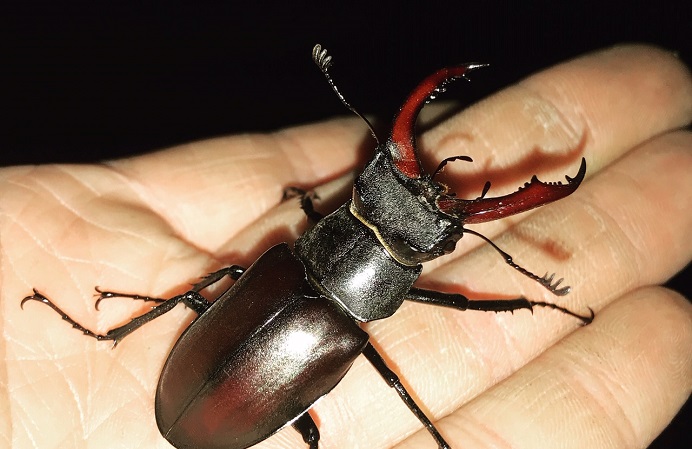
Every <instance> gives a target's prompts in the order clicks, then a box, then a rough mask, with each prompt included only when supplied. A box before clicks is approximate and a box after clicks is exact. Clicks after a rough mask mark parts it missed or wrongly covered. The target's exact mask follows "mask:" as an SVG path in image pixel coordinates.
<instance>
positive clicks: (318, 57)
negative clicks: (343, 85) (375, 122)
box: [312, 44, 380, 145]
mask: <svg viewBox="0 0 692 449" xmlns="http://www.w3.org/2000/svg"><path fill="white" fill-rule="evenodd" d="M312 60H313V61H315V64H317V67H319V68H320V70H321V71H322V73H323V74H324V77H325V78H327V82H328V83H329V85H330V86H331V87H332V90H333V91H334V93H335V94H336V96H337V97H339V100H341V103H343V105H344V106H346V107H347V108H348V110H349V111H351V112H353V113H354V114H356V115H357V116H358V117H360V118H361V119H363V121H364V122H365V123H366V124H367V125H368V128H370V134H372V137H374V138H375V142H377V144H378V145H379V144H380V139H378V138H377V134H375V129H374V128H373V126H372V124H371V123H370V121H368V119H366V118H365V116H363V115H362V114H361V113H360V112H358V111H356V109H355V108H354V107H353V106H351V105H350V104H348V102H347V101H346V98H344V96H343V95H341V92H339V89H337V88H336V84H334V81H333V80H332V77H331V76H329V72H328V70H329V67H331V65H332V57H331V56H329V55H328V54H327V49H326V48H324V49H323V48H322V46H321V45H320V44H317V45H315V47H314V48H313V49H312Z"/></svg>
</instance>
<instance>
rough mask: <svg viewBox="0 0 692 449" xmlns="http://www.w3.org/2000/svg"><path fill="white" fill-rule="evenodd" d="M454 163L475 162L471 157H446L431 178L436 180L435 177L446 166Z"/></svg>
mask: <svg viewBox="0 0 692 449" xmlns="http://www.w3.org/2000/svg"><path fill="white" fill-rule="evenodd" d="M454 161H466V162H473V159H471V157H470V156H451V157H446V158H444V159H443V160H442V162H440V164H439V165H438V166H437V168H436V169H435V171H434V172H433V174H432V176H431V178H432V179H434V178H435V176H437V175H438V174H439V173H440V172H441V171H442V170H444V168H445V165H447V164H448V163H450V162H454Z"/></svg>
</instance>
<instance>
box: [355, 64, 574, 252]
mask: <svg viewBox="0 0 692 449" xmlns="http://www.w3.org/2000/svg"><path fill="white" fill-rule="evenodd" d="M478 67H481V65H479V64H466V65H463V66H459V67H451V68H446V69H442V70H439V71H437V72H435V73H433V74H432V75H430V76H429V77H427V78H426V79H425V80H423V82H421V83H420V84H419V85H418V87H416V89H415V90H414V91H413V92H412V93H411V95H410V96H409V97H408V99H407V100H406V102H405V103H404V105H403V106H402V107H401V110H400V112H399V114H398V115H397V117H396V118H395V120H394V124H393V127H392V132H391V135H390V137H389V139H388V140H387V142H386V143H385V144H383V145H379V146H378V147H377V151H376V154H375V157H374V158H373V159H372V161H370V163H368V165H367V166H366V167H365V169H364V170H363V173H361V175H360V176H359V177H358V178H357V179H356V182H355V185H354V190H353V201H352V203H351V212H352V213H353V214H354V215H355V216H356V217H358V219H359V220H361V221H362V222H363V223H364V224H365V225H366V226H368V227H369V228H370V229H372V230H373V232H375V234H376V235H377V237H378V239H379V240H380V242H381V243H382V244H383V246H384V247H385V248H387V250H388V251H389V252H390V254H391V255H392V256H393V257H394V258H395V259H397V260H398V261H399V262H401V263H403V264H405V265H416V264H419V263H421V262H425V261H428V260H432V259H435V258H437V257H440V256H442V255H444V254H447V253H450V252H452V251H453V250H454V247H455V244H456V242H457V241H458V240H459V239H460V238H461V236H462V235H463V231H464V228H463V226H464V224H471V223H482V222H486V221H492V220H497V219H499V218H503V217H506V216H509V215H514V214H517V213H520V212H525V211H527V210H530V209H533V208H536V207H539V206H542V205H544V204H547V203H550V202H552V201H556V200H558V199H560V198H563V197H565V196H567V195H569V194H570V193H572V192H574V191H575V190H576V188H577V187H578V186H579V184H580V183H581V181H582V180H583V179H584V175H585V173H586V163H585V161H584V160H582V164H581V167H580V169H579V172H578V173H577V175H576V176H575V177H574V178H570V177H566V178H567V183H566V184H562V183H549V184H546V183H543V182H541V181H539V180H538V179H537V178H536V177H535V176H534V177H533V179H531V181H530V182H529V183H527V184H526V185H525V186H524V187H522V188H520V189H518V190H517V191H516V192H514V193H511V194H509V195H504V196H501V197H495V198H485V197H484V196H485V195H481V197H480V198H476V199H473V200H464V199H459V198H456V197H455V196H452V195H448V194H447V192H446V188H445V187H444V186H442V185H441V184H438V183H436V182H435V181H434V180H433V179H432V176H430V175H428V174H425V173H424V172H423V170H422V168H421V164H420V161H419V159H418V157H417V153H416V148H415V137H414V128H415V122H416V118H417V116H418V113H419V112H420V110H421V109H422V108H423V106H424V105H425V103H426V101H427V100H429V99H430V98H431V97H432V96H433V95H434V94H435V93H436V92H438V91H439V90H441V89H442V88H443V86H444V84H445V83H447V82H448V81H450V80H453V79H456V78H461V77H464V74H466V73H468V72H469V71H470V70H472V69H475V68H478ZM467 160H470V158H467Z"/></svg>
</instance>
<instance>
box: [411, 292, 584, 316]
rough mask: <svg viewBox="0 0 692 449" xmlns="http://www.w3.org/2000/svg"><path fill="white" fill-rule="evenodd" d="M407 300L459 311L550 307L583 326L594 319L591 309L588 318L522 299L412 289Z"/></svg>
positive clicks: (547, 303)
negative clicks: (571, 317) (471, 297)
mask: <svg viewBox="0 0 692 449" xmlns="http://www.w3.org/2000/svg"><path fill="white" fill-rule="evenodd" d="M406 299H407V300H409V301H415V302H421V303H425V304H434V305H436V306H444V307H451V308H454V309H458V310H481V311H485V312H513V311H515V310H520V309H528V310H530V311H531V313H533V308H534V307H548V308H551V309H555V310H557V311H559V312H562V313H564V314H567V315H570V316H573V317H575V318H578V319H580V320H581V321H582V323H583V324H589V323H591V322H592V321H593V318H594V312H593V310H591V308H589V312H590V314H589V316H586V315H580V314H578V313H576V312H572V311H571V310H569V309H568V308H566V307H562V306H559V305H557V304H553V303H552V302H545V301H529V300H528V299H526V298H522V297H520V298H514V299H468V298H467V297H466V296H464V295H461V294H458V293H443V292H438V291H434V290H424V289H422V288H412V289H411V290H409V292H408V295H406Z"/></svg>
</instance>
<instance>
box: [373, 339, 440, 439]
mask: <svg viewBox="0 0 692 449" xmlns="http://www.w3.org/2000/svg"><path fill="white" fill-rule="evenodd" d="M363 355H365V357H366V358H367V359H368V361H370V363H372V365H373V366H374V367H375V369H376V370H377V371H378V372H379V373H380V375H381V376H382V377H383V378H384V380H385V381H386V382H387V384H388V385H389V386H390V387H392V388H394V389H395V390H396V392H397V394H399V397H401V399H402V400H403V401H404V403H405V404H406V406H407V407H408V408H409V410H411V411H412V412H413V414H414V415H416V418H418V420H419V421H420V422H421V423H422V424H423V425H424V426H425V428H426V429H427V431H428V432H430V435H432V437H433V438H434V439H435V442H437V446H438V447H439V449H450V446H449V443H447V442H446V441H445V440H444V438H442V435H440V432H439V431H438V430H437V428H436V427H435V425H434V424H433V423H432V421H430V419H429V418H428V417H427V416H425V413H423V410H421V409H420V407H419V406H418V404H416V401H414V400H413V398H412V397H411V395H410V394H409V392H408V391H406V388H405V387H404V384H402V383H401V380H400V379H399V376H397V375H396V373H395V372H394V371H392V370H391V368H389V367H388V366H387V363H386V362H385V361H384V359H383V358H382V356H381V355H380V354H379V353H378V352H377V350H376V349H375V348H374V347H373V345H372V344H370V343H368V344H367V345H366V346H365V349H364V350H363Z"/></svg>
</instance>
